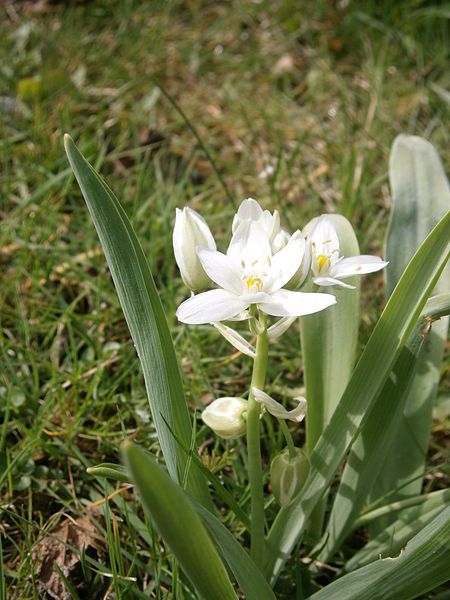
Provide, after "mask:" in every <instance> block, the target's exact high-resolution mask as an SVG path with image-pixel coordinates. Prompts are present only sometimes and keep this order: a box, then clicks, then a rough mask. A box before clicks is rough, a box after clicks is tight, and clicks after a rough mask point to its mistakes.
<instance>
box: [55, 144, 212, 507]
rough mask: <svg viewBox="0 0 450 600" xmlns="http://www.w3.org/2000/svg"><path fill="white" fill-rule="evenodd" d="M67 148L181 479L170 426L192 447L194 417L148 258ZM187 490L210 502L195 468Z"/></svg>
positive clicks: (172, 467)
mask: <svg viewBox="0 0 450 600" xmlns="http://www.w3.org/2000/svg"><path fill="white" fill-rule="evenodd" d="M64 144H65V148H66V153H67V156H68V158H69V162H70V165H71V167H72V169H73V172H74V173H75V177H76V179H77V181H78V183H79V185H80V188H81V191H82V193H83V196H84V199H85V200H86V204H87V206H88V209H89V212H90V213H91V216H92V220H93V221H94V225H95V227H96V229H97V233H98V235H99V238H100V241H101V244H102V247H103V251H104V253H105V256H106V260H107V262H108V266H109V269H110V271H111V275H112V278H113V281H114V284H115V286H116V290H117V294H118V296H119V299H120V303H121V305H122V310H123V312H124V315H125V318H126V320H127V323H128V327H129V329H130V333H131V336H132V338H133V341H134V344H135V346H136V350H137V353H138V355H139V358H140V361H141V365H142V370H143V373H144V378H145V385H146V389H147V395H148V399H149V403H150V408H151V411H152V416H153V420H154V423H155V427H156V430H157V433H158V438H159V442H160V445H161V449H162V452H163V455H164V459H165V461H166V464H167V468H168V471H169V473H170V475H171V477H172V478H174V479H176V480H179V481H181V480H182V478H183V473H184V468H185V465H186V455H185V453H184V452H183V451H182V450H181V449H180V448H179V447H178V445H177V443H176V441H175V440H174V438H173V435H172V434H171V433H170V431H169V430H168V428H167V425H166V422H167V423H169V424H170V426H171V428H172V429H173V431H174V432H175V433H176V434H177V436H178V437H179V438H180V439H181V440H182V441H183V443H185V445H186V446H189V443H190V439H191V420H190V416H189V412H188V408H187V405H186V400H185V397H184V393H183V388H182V384H181V377H180V372H179V367H178V363H177V360H176V356H175V351H174V348H173V343H172V340H171V337H170V332H169V329H168V326H167V322H166V318H165V315H164V311H163V308H162V305H161V301H160V299H159V296H158V292H157V289H156V286H155V283H154V281H153V277H152V275H151V272H150V269H149V266H148V263H147V260H146V258H145V256H144V253H143V252H142V249H141V247H140V245H139V242H138V240H137V238H136V235H135V233H134V231H133V228H132V226H131V223H130V222H129V220H128V218H127V216H126V214H125V211H124V210H123V209H122V207H121V206H120V204H119V201H118V200H117V198H115V196H114V194H113V193H112V192H111V190H109V188H108V187H107V186H106V184H105V183H104V181H103V180H102V179H101V178H100V177H99V175H98V174H97V173H96V172H95V171H94V169H93V168H92V167H91V166H90V165H89V163H88V162H87V161H86V160H85V159H84V157H83V156H82V155H81V153H80V152H79V151H78V149H77V148H76V146H75V144H74V143H73V141H72V139H71V138H70V137H69V136H65V140H64ZM187 489H188V490H189V491H190V493H192V495H193V496H194V497H195V498H197V499H198V500H200V501H202V502H203V503H205V504H209V505H210V502H211V501H210V497H209V494H208V491H207V487H206V482H205V480H204V478H203V476H202V474H201V473H200V472H199V470H198V469H197V468H195V467H193V468H192V469H191V471H190V477H189V480H188V486H187Z"/></svg>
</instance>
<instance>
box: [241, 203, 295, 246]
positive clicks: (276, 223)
mask: <svg viewBox="0 0 450 600" xmlns="http://www.w3.org/2000/svg"><path fill="white" fill-rule="evenodd" d="M246 221H254V222H257V223H258V224H259V226H260V227H261V229H262V230H263V231H264V233H265V234H266V236H267V239H268V240H269V243H270V246H271V248H272V252H273V253H275V252H278V251H279V250H281V249H282V248H283V247H284V246H285V245H286V244H287V242H288V240H289V234H288V233H287V231H284V230H283V229H281V227H280V215H279V213H278V211H277V210H274V211H273V213H270V212H269V211H268V210H263V209H262V208H261V206H260V205H259V203H258V202H257V201H256V200H253V198H247V199H246V200H243V201H242V202H241V204H240V206H239V208H238V211H237V213H236V214H235V215H234V218H233V225H232V227H231V231H232V233H235V231H236V230H237V228H238V227H239V225H241V224H242V223H244V222H246Z"/></svg>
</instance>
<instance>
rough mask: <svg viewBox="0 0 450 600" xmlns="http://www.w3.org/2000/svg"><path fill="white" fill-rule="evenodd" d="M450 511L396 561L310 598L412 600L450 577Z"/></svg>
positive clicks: (380, 562) (385, 561) (355, 574)
mask: <svg viewBox="0 0 450 600" xmlns="http://www.w3.org/2000/svg"><path fill="white" fill-rule="evenodd" d="M449 564H450V507H447V508H445V509H444V510H442V511H440V512H439V514H438V515H437V516H436V517H435V518H434V519H433V520H432V521H431V523H429V524H428V525H427V526H426V527H425V528H424V529H422V531H420V533H418V534H417V535H416V536H415V537H414V538H413V539H412V540H411V541H410V542H409V544H408V545H407V546H406V548H405V549H404V550H403V551H402V552H401V553H400V555H399V556H397V557H396V558H386V559H381V560H377V561H375V562H373V563H371V564H370V565H367V566H365V567H362V568H361V569H357V570H356V571H352V572H351V573H349V574H348V575H345V576H344V577H342V578H341V579H338V580H337V581H335V582H333V583H331V584H330V585H328V586H327V587H325V588H323V589H322V590H320V591H319V592H317V593H315V594H313V595H312V596H310V598H311V600H327V599H330V600H336V599H337V598H339V600H384V599H386V598H398V599H400V598H401V600H412V599H413V598H418V597H419V596H421V595H422V594H425V593H426V592H429V591H430V590H432V589H434V588H436V587H437V586H439V585H441V584H442V583H445V582H446V581H448V579H449V577H450V573H449V569H448V566H449Z"/></svg>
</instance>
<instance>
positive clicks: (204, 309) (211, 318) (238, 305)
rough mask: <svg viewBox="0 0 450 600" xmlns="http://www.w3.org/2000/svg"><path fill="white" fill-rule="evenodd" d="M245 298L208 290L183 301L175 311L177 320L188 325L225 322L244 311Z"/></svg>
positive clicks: (246, 303)
mask: <svg viewBox="0 0 450 600" xmlns="http://www.w3.org/2000/svg"><path fill="white" fill-rule="evenodd" d="M247 306H248V302H246V300H245V297H243V296H236V295H235V294H232V293H231V292H227V291H226V290H209V291H208V292H203V293H202V294H197V295H196V296H192V298H189V300H185V301H184V302H183V303H182V304H180V306H179V307H178V310H177V317H178V320H179V321H181V322H182V323H189V324H190V325H202V324H204V323H214V322H216V321H226V320H227V319H231V318H232V317H234V316H236V315H237V314H238V313H240V312H241V311H242V310H244V309H246V308H247Z"/></svg>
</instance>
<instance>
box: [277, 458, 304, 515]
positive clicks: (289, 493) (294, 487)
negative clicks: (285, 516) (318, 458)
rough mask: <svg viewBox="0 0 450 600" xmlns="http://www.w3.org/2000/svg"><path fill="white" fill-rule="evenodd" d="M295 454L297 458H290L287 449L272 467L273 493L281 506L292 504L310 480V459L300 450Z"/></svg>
mask: <svg viewBox="0 0 450 600" xmlns="http://www.w3.org/2000/svg"><path fill="white" fill-rule="evenodd" d="M295 452H296V456H295V457H293V458H290V456H289V451H288V449H287V448H285V449H284V450H283V451H282V452H280V454H278V455H277V456H275V458H274V459H273V461H272V464H271V465H270V481H271V485H272V493H273V495H274V497H275V500H276V501H277V502H278V503H279V504H280V505H281V506H287V505H288V504H290V503H291V502H292V500H293V499H294V498H295V497H296V496H297V494H299V493H300V491H301V490H302V488H303V486H304V485H305V482H306V480H307V479H308V474H309V459H308V457H307V456H306V454H305V453H304V452H303V450H300V448H296V449H295Z"/></svg>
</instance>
